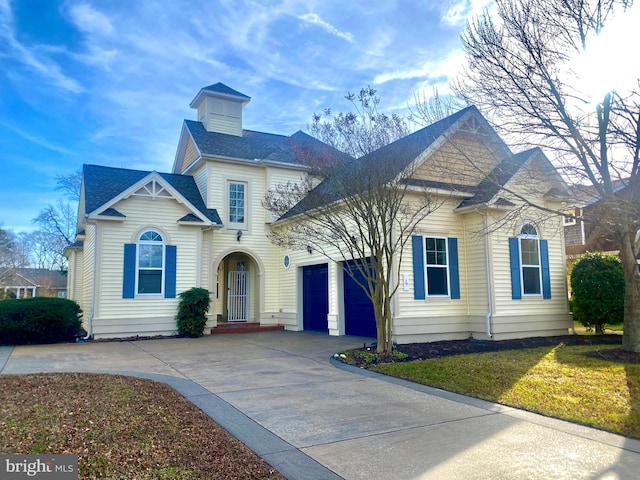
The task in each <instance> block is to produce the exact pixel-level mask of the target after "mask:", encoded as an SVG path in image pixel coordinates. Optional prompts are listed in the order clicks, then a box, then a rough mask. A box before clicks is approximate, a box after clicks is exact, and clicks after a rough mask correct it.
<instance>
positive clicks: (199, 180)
mask: <svg viewBox="0 0 640 480" xmlns="http://www.w3.org/2000/svg"><path fill="white" fill-rule="evenodd" d="M208 175H209V164H208V163H207V164H205V165H203V166H202V167H201V168H199V169H198V170H197V171H196V172H195V173H194V174H193V179H194V180H195V182H196V186H197V187H198V191H199V192H200V195H201V196H202V200H203V201H204V204H205V205H206V206H207V208H215V207H212V206H210V205H209V203H208V200H209V195H208V193H209V192H208V191H207V177H208Z"/></svg>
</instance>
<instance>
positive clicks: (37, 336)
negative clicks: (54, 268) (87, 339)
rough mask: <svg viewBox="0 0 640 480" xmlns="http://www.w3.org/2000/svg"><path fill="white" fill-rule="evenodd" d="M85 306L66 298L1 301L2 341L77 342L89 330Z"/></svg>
mask: <svg viewBox="0 0 640 480" xmlns="http://www.w3.org/2000/svg"><path fill="white" fill-rule="evenodd" d="M81 319H82V310H81V309H80V306H79V305H78V304H77V303H76V302H74V301H71V300H66V299H62V298H45V297H36V298H25V299H21V300H3V301H0V345H1V344H4V345H24V344H30V343H59V342H73V341H75V340H76V338H78V337H82V336H84V335H86V334H87V332H86V331H85V329H84V328H82V320H81Z"/></svg>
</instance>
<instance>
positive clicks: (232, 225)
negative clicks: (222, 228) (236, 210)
mask: <svg viewBox="0 0 640 480" xmlns="http://www.w3.org/2000/svg"><path fill="white" fill-rule="evenodd" d="M231 184H238V185H244V222H232V221H231V205H230V202H231ZM249 194H250V192H249V182H248V181H247V180H237V179H232V178H228V179H227V183H226V202H225V205H226V207H225V208H226V219H227V229H229V230H248V226H249V215H250V201H249V199H250V195H249Z"/></svg>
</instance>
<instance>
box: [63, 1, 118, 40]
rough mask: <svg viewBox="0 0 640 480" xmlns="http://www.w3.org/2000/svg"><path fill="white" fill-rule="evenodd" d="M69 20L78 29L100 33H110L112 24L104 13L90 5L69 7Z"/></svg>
mask: <svg viewBox="0 0 640 480" xmlns="http://www.w3.org/2000/svg"><path fill="white" fill-rule="evenodd" d="M69 14H70V17H71V21H72V22H73V23H74V24H75V26H76V27H77V28H78V30H80V31H83V32H87V33H91V34H100V35H111V33H113V26H112V25H111V21H110V20H109V18H107V16H106V15H104V14H102V13H100V12H98V11H97V10H95V9H94V8H93V7H91V5H88V4H80V5H74V6H72V7H71V8H70V9H69Z"/></svg>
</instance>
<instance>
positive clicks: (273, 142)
mask: <svg viewBox="0 0 640 480" xmlns="http://www.w3.org/2000/svg"><path fill="white" fill-rule="evenodd" d="M184 123H185V127H186V128H187V130H188V131H189V133H190V134H191V137H192V138H193V141H194V142H195V144H196V146H197V147H198V150H199V151H200V153H201V154H202V155H204V156H211V157H227V158H237V159H241V160H249V161H253V160H262V161H269V162H278V163H285V164H290V165H296V166H304V165H308V163H309V161H308V156H310V155H312V156H318V155H322V156H324V157H331V158H337V159H341V160H344V159H350V158H351V157H349V156H348V155H346V154H344V153H342V152H340V151H338V150H336V149H334V148H332V147H330V146H328V145H326V144H324V143H322V142H320V141H319V140H317V139H315V138H313V137H311V136H310V135H307V134H306V133H304V132H301V131H298V132H296V133H295V134H293V135H291V136H290V137H287V136H285V135H276V134H273V133H263V132H256V131H253V130H243V131H242V136H241V137H239V136H237V135H228V134H225V133H218V132H208V131H207V130H206V129H205V128H204V126H203V125H202V122H197V121H193V120H185V121H184Z"/></svg>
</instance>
